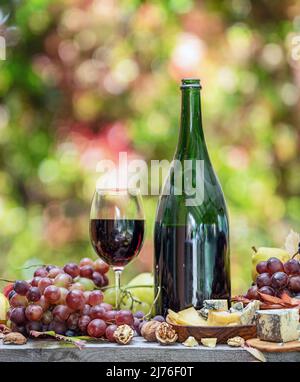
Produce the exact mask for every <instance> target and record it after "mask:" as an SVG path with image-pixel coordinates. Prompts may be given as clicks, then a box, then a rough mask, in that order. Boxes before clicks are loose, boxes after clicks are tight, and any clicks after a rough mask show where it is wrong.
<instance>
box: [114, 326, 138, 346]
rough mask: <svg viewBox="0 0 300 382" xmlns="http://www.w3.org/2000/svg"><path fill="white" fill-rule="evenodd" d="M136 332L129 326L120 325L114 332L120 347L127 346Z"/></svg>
mask: <svg viewBox="0 0 300 382" xmlns="http://www.w3.org/2000/svg"><path fill="white" fill-rule="evenodd" d="M133 334H134V331H133V330H132V329H131V327H130V326H129V325H126V324H125V325H120V326H118V328H117V329H116V331H115V332H114V338H115V340H116V342H117V343H118V344H120V345H127V344H129V342H130V341H131V340H132V338H133Z"/></svg>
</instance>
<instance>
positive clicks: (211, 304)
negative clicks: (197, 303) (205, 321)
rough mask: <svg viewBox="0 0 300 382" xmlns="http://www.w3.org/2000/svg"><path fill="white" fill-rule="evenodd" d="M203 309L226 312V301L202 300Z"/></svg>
mask: <svg viewBox="0 0 300 382" xmlns="http://www.w3.org/2000/svg"><path fill="white" fill-rule="evenodd" d="M203 308H204V309H208V310H228V302H227V300H204V301H203Z"/></svg>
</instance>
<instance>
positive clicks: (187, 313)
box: [168, 308, 207, 326]
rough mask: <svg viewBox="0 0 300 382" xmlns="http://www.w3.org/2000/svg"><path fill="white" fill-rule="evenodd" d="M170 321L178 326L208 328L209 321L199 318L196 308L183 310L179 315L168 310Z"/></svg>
mask: <svg viewBox="0 0 300 382" xmlns="http://www.w3.org/2000/svg"><path fill="white" fill-rule="evenodd" d="M168 317H169V319H170V320H171V321H172V322H173V323H174V324H177V325H185V326H207V321H206V320H204V318H202V317H201V316H199V314H198V312H197V310H196V309H195V308H188V309H184V310H181V311H180V312H178V313H175V312H173V311H172V310H171V309H169V310H168Z"/></svg>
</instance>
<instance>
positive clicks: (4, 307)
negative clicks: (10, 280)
mask: <svg viewBox="0 0 300 382" xmlns="http://www.w3.org/2000/svg"><path fill="white" fill-rule="evenodd" d="M8 309H9V302H8V299H7V298H6V297H5V296H4V294H3V293H0V324H5V323H6V315H7V312H8Z"/></svg>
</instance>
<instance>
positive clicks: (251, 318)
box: [241, 300, 260, 325]
mask: <svg viewBox="0 0 300 382" xmlns="http://www.w3.org/2000/svg"><path fill="white" fill-rule="evenodd" d="M259 308H260V301H258V300H253V301H251V302H249V304H248V305H247V306H246V307H245V308H244V309H243V310H242V314H241V324H242V325H252V324H255V313H256V312H257V310H258V309H259Z"/></svg>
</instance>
